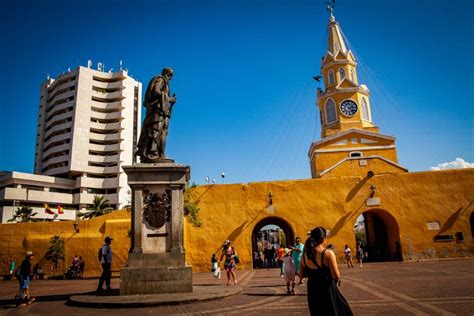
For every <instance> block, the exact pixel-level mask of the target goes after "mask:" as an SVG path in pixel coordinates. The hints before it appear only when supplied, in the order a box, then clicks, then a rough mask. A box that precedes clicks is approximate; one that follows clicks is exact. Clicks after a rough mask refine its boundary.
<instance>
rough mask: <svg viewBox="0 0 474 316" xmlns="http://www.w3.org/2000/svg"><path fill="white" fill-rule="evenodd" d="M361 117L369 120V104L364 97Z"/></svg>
mask: <svg viewBox="0 0 474 316" xmlns="http://www.w3.org/2000/svg"><path fill="white" fill-rule="evenodd" d="M362 119H363V120H366V121H369V122H370V115H369V106H368V104H367V100H366V99H365V98H362Z"/></svg>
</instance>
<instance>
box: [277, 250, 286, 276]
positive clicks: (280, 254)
mask: <svg viewBox="0 0 474 316" xmlns="http://www.w3.org/2000/svg"><path fill="white" fill-rule="evenodd" d="M284 256H285V248H283V247H280V248H278V250H277V261H278V266H279V267H280V276H281V277H284V276H285V274H284V273H283V257H284Z"/></svg>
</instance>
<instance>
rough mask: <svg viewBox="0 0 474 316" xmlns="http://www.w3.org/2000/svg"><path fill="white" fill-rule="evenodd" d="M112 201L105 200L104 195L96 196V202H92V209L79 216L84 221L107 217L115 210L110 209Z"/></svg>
mask: <svg viewBox="0 0 474 316" xmlns="http://www.w3.org/2000/svg"><path fill="white" fill-rule="evenodd" d="M109 203H110V201H109V200H107V199H106V198H104V197H103V196H102V195H94V201H92V208H90V209H89V211H88V212H85V213H79V214H78V216H79V217H82V218H83V219H91V218H94V217H97V216H101V215H105V214H107V213H110V212H111V211H112V210H113V208H112V207H110V204H109Z"/></svg>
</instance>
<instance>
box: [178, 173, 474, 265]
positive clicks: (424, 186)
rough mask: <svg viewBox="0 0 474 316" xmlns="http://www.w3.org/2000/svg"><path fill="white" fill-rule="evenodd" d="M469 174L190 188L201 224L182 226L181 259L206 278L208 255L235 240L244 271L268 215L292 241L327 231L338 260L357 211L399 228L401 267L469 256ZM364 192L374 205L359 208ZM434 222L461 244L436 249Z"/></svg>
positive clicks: (472, 194) (472, 196)
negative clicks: (430, 226)
mask: <svg viewBox="0 0 474 316" xmlns="http://www.w3.org/2000/svg"><path fill="white" fill-rule="evenodd" d="M473 184H474V169H465V170H449V171H433V172H419V173H401V174H385V175H380V176H377V175H376V176H374V177H373V178H371V179H368V180H367V179H363V178H361V177H341V178H328V179H324V178H323V179H314V180H300V181H280V182H261V183H251V184H248V185H245V184H232V185H212V186H200V187H197V188H196V191H195V193H196V195H197V196H198V197H199V206H200V208H201V212H200V216H201V219H202V222H203V226H202V227H201V228H194V227H191V226H189V225H187V226H186V238H185V240H186V251H187V260H188V262H189V263H191V264H192V265H193V270H194V271H208V270H209V269H210V258H211V255H212V253H219V251H220V248H219V247H220V245H221V244H222V242H223V241H224V240H226V239H230V240H233V241H234V246H235V247H236V250H237V251H238V253H239V255H240V257H241V260H242V263H241V264H240V267H241V268H250V267H251V252H252V241H251V238H252V231H253V229H254V227H255V226H256V225H257V224H258V222H259V221H261V220H262V219H264V218H266V217H270V216H275V217H279V218H282V219H284V220H285V221H287V222H288V223H289V225H290V226H291V228H292V229H293V230H294V232H295V236H302V237H305V236H306V233H307V232H308V231H309V230H310V229H312V228H313V227H315V226H318V225H322V226H324V227H326V228H328V229H330V230H331V234H332V236H331V237H330V238H329V241H328V243H331V244H333V245H334V246H335V247H336V252H337V254H338V256H339V258H340V260H341V261H342V249H343V247H344V245H345V244H349V245H350V246H351V247H352V248H354V247H355V239H354V233H353V226H354V223H355V221H356V219H357V217H359V215H361V214H362V213H363V212H364V211H368V210H377V209H381V210H385V211H386V212H388V213H389V214H391V215H392V216H393V217H394V218H395V220H396V221H397V223H398V226H399V231H400V240H401V246H402V251H403V256H404V258H405V259H406V260H412V259H422V258H435V257H436V258H437V257H458V256H472V255H473V254H474V246H473V240H472V237H471V230H470V229H471V228H470V225H469V216H470V214H471V212H472V211H473V210H474V205H473V202H472V201H473V200H474V191H473V190H472V187H473ZM370 185H374V186H376V188H377V189H376V197H379V198H380V199H381V205H380V206H377V207H375V208H371V207H366V206H365V199H366V198H367V197H368V196H369V193H370V190H369V187H370ZM268 192H272V194H273V202H274V203H273V205H274V207H275V212H274V214H273V215H272V214H269V212H268V211H267V206H268ZM432 221H439V222H440V226H441V228H442V234H454V233H455V232H458V231H461V232H463V233H464V238H465V241H464V243H459V244H457V243H455V242H450V243H435V242H433V236H434V235H435V234H436V233H438V232H437V231H430V230H427V223H428V222H432Z"/></svg>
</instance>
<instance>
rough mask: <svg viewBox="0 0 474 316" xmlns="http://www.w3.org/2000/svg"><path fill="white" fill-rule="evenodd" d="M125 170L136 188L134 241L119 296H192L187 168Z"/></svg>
mask: <svg viewBox="0 0 474 316" xmlns="http://www.w3.org/2000/svg"><path fill="white" fill-rule="evenodd" d="M123 170H124V171H125V173H126V174H127V176H128V185H129V186H130V188H131V190H132V230H131V232H132V234H131V235H132V242H131V249H130V253H129V256H128V264H127V266H126V267H125V268H124V269H122V271H121V273H120V295H135V294H159V293H180V292H192V290H193V284H192V269H191V267H190V266H186V264H185V249H184V241H183V229H184V197H183V190H184V187H185V185H186V183H187V181H188V180H189V167H188V166H182V165H178V164H175V163H172V162H164V163H156V164H136V165H133V166H124V167H123Z"/></svg>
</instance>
